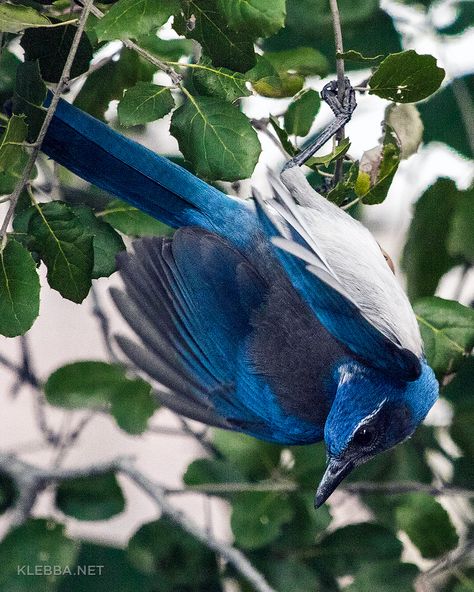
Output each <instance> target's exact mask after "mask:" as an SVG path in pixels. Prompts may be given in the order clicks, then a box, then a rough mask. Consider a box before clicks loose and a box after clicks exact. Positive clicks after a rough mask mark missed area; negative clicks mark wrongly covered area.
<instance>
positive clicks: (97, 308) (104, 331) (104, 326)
mask: <svg viewBox="0 0 474 592" xmlns="http://www.w3.org/2000/svg"><path fill="white" fill-rule="evenodd" d="M91 295H92V303H93V307H92V314H93V315H94V316H95V318H96V319H97V322H98V323H99V328H100V332H101V335H102V341H103V343H104V347H105V350H106V352H107V355H108V357H109V360H110V361H111V362H115V363H116V364H120V363H121V362H120V360H119V358H118V356H117V354H116V353H115V351H114V348H113V345H112V343H113V341H112V336H111V334H110V323H109V319H108V317H107V315H106V314H105V312H104V310H103V308H102V304H101V301H100V297H99V294H98V292H97V289H96V288H95V286H92V288H91Z"/></svg>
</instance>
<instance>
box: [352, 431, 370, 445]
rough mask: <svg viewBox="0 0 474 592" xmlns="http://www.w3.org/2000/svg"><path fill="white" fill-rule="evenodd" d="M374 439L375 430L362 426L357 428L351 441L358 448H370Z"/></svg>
mask: <svg viewBox="0 0 474 592" xmlns="http://www.w3.org/2000/svg"><path fill="white" fill-rule="evenodd" d="M374 439H375V428H374V427H372V426H364V427H362V428H359V429H358V430H357V432H356V433H355V434H354V438H353V441H354V443H355V444H357V445H358V446H370V444H372V442H373V441H374Z"/></svg>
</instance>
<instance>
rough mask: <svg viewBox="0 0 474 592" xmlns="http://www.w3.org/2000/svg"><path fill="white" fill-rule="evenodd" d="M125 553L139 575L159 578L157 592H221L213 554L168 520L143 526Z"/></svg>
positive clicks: (163, 519) (164, 519)
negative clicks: (179, 591)
mask: <svg viewBox="0 0 474 592" xmlns="http://www.w3.org/2000/svg"><path fill="white" fill-rule="evenodd" d="M127 552H128V556H129V558H130V561H131V563H132V564H133V565H134V566H135V567H136V568H137V569H138V570H139V571H141V572H142V573H144V574H148V575H155V576H156V577H157V578H158V582H159V586H158V589H159V591H160V592H178V590H183V591H185V590H190V591H191V590H192V591H193V592H208V591H209V592H222V588H221V585H220V578H219V571H218V568H217V561H216V557H215V555H214V553H213V552H212V551H210V550H209V549H208V548H207V547H205V546H204V545H203V544H202V543H201V542H200V541H198V540H197V539H196V538H194V537H193V536H191V535H190V534H188V533H187V532H184V531H183V530H181V529H180V528H179V527H177V526H176V524H175V523H174V522H171V520H169V519H168V518H165V517H163V518H160V520H156V521H155V522H149V523H148V524H145V525H143V526H142V527H141V528H140V529H139V530H138V531H137V532H136V533H135V534H134V535H133V536H132V538H131V539H130V541H129V543H128V549H127Z"/></svg>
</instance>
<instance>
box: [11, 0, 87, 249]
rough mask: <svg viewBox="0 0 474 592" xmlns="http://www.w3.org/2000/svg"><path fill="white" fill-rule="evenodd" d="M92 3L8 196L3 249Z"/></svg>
mask: <svg viewBox="0 0 474 592" xmlns="http://www.w3.org/2000/svg"><path fill="white" fill-rule="evenodd" d="M92 2H93V0H85V2H84V8H83V10H82V13H81V16H80V18H79V22H78V25H77V29H76V33H75V35H74V39H73V40H72V44H71V49H70V50H69V54H68V56H67V59H66V63H65V64H64V68H63V71H62V74H61V78H60V79H59V82H58V85H57V86H56V89H55V90H54V93H53V97H52V99H51V104H50V105H49V107H48V110H47V111H46V115H45V118H44V120H43V124H42V125H41V129H40V132H39V134H38V138H37V140H36V142H35V144H34V146H33V149H32V151H31V154H30V157H29V158H28V161H27V163H26V165H25V168H24V169H23V174H22V176H21V178H20V180H19V181H18V183H17V184H16V186H15V189H14V190H13V193H12V194H11V195H10V205H9V208H8V211H7V213H6V216H5V218H4V220H3V223H2V226H1V227H0V239H1V240H2V247H4V246H5V244H6V236H7V229H8V225H9V224H10V221H11V219H12V217H13V214H14V213H15V208H16V204H17V201H18V198H19V197H20V194H21V192H22V191H23V189H24V188H25V185H26V184H27V182H28V180H29V178H30V176H31V173H32V171H33V167H34V166H35V162H36V159H37V157H38V154H39V151H40V148H41V144H42V143H43V140H44V138H45V136H46V132H47V131H48V127H49V124H50V123H51V120H52V119H53V116H54V113H55V111H56V107H57V106H58V103H59V99H60V98H61V94H62V92H63V90H64V89H65V88H66V86H67V84H68V82H69V77H70V74H71V67H72V64H73V62H74V58H75V57H76V53H77V50H78V47H79V43H80V41H81V37H82V34H83V32H84V28H85V26H86V22H87V18H88V16H89V13H90V12H91V9H92ZM62 24H64V23H62ZM0 248H1V247H0Z"/></svg>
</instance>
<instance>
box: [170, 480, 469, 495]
mask: <svg viewBox="0 0 474 592" xmlns="http://www.w3.org/2000/svg"><path fill="white" fill-rule="evenodd" d="M299 489H300V486H299V485H298V483H295V482H294V481H290V480H283V479H282V480H276V481H259V482H257V483H248V482H243V483H202V484H201V485H193V486H189V487H182V488H176V489H167V490H166V492H167V493H168V494H170V495H179V494H182V493H202V494H206V495H226V494H232V493H241V492H247V491H263V492H265V491H268V492H275V491H277V492H278V491H281V492H292V491H298V490H299ZM340 489H341V490H344V491H348V492H349V493H355V494H376V493H383V494H385V495H401V494H404V493H416V492H421V493H427V494H429V495H434V496H438V495H461V496H463V497H467V498H472V497H474V490H471V489H464V488H461V487H456V486H454V485H449V484H446V485H443V486H441V487H435V486H433V485H428V484H426V483H418V482H415V481H405V482H403V481H400V482H388V483H371V482H363V481H361V482H355V483H348V484H346V485H343V486H342V487H341V488H340Z"/></svg>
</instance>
